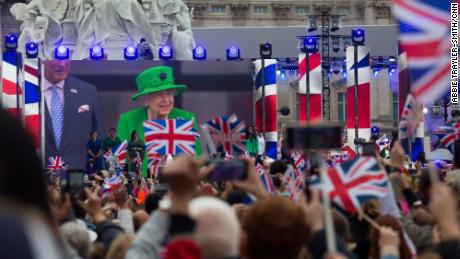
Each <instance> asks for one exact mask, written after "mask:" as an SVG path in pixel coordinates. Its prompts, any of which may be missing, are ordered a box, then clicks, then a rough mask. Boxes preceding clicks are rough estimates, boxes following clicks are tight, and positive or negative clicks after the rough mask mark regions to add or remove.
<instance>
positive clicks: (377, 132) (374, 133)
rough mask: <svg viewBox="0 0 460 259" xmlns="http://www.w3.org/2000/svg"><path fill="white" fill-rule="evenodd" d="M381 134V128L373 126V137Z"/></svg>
mask: <svg viewBox="0 0 460 259" xmlns="http://www.w3.org/2000/svg"><path fill="white" fill-rule="evenodd" d="M379 133H380V128H379V127H377V126H373V127H372V128H371V134H372V135H379Z"/></svg>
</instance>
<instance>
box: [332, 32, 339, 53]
mask: <svg viewBox="0 0 460 259" xmlns="http://www.w3.org/2000/svg"><path fill="white" fill-rule="evenodd" d="M331 45H332V51H334V52H336V53H337V52H339V50H340V36H332V38H331Z"/></svg>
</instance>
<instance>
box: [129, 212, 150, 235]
mask: <svg viewBox="0 0 460 259" xmlns="http://www.w3.org/2000/svg"><path fill="white" fill-rule="evenodd" d="M148 219H149V214H148V213H147V212H145V210H138V211H136V212H134V214H133V222H134V231H136V232H137V231H138V230H139V229H140V228H141V227H142V225H144V223H145V222H146V221H147V220H148Z"/></svg>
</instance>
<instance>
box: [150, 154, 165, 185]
mask: <svg viewBox="0 0 460 259" xmlns="http://www.w3.org/2000/svg"><path fill="white" fill-rule="evenodd" d="M147 159H148V164H149V168H150V174H151V175H152V176H153V178H155V179H158V176H159V172H160V167H161V166H164V164H165V162H166V156H161V155H160V154H158V153H153V152H149V153H148V156H147Z"/></svg>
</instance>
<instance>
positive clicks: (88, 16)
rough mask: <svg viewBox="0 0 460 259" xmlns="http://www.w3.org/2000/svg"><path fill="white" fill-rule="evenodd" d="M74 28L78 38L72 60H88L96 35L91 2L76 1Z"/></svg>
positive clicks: (84, 0) (86, 0) (88, 0)
mask: <svg viewBox="0 0 460 259" xmlns="http://www.w3.org/2000/svg"><path fill="white" fill-rule="evenodd" d="M75 14H76V15H75V26H76V28H77V32H78V37H77V41H76V42H75V50H74V52H73V55H72V59H76V60H82V59H86V58H89V48H90V47H91V46H93V45H94V44H95V40H96V35H95V30H94V27H93V26H94V23H95V18H96V15H95V13H94V6H93V3H92V0H78V1H77V2H76V3H75Z"/></svg>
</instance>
